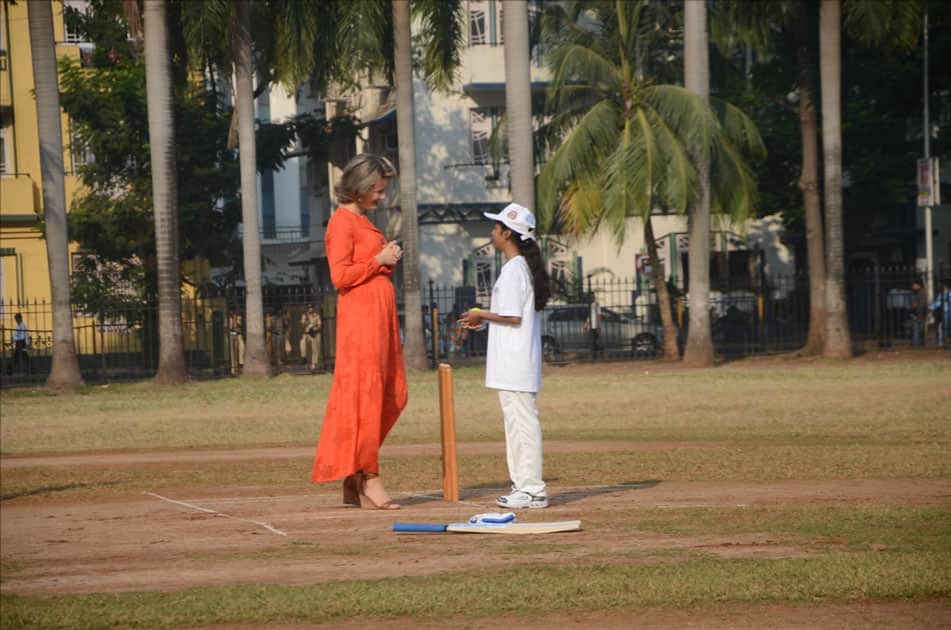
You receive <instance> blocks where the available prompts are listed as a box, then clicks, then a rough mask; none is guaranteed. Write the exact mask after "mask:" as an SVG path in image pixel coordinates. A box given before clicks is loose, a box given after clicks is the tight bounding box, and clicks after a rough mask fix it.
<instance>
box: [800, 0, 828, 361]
mask: <svg viewBox="0 0 951 630" xmlns="http://www.w3.org/2000/svg"><path fill="white" fill-rule="evenodd" d="M809 7H810V3H809V2H808V1H807V0H800V2H799V14H798V16H797V18H796V19H797V23H796V57H797V61H798V63H799V132H800V135H801V136H802V174H801V175H800V177H799V189H800V190H801V191H802V203H803V207H804V208H805V214H806V217H805V218H806V251H807V255H808V259H809V333H808V335H807V337H806V345H805V346H804V347H803V348H802V350H801V352H802V353H803V354H807V355H813V354H822V350H823V347H824V346H825V330H826V296H825V290H826V287H825V283H826V260H825V255H826V253H825V238H824V236H823V235H824V230H823V229H822V207H821V205H820V201H819V141H818V126H817V122H816V100H815V99H816V93H815V85H816V83H815V77H814V76H813V75H814V72H813V58H812V48H811V47H810V42H809Z"/></svg>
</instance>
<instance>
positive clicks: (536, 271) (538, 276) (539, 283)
mask: <svg viewBox="0 0 951 630" xmlns="http://www.w3.org/2000/svg"><path fill="white" fill-rule="evenodd" d="M496 223H498V224H499V225H500V226H501V227H502V229H503V230H507V231H508V233H509V236H508V239H509V240H510V241H512V242H513V243H515V245H516V246H518V253H520V254H521V255H522V256H524V257H525V262H527V263H528V270H529V271H531V272H532V289H534V291H535V310H536V311H540V310H542V309H543V308H545V305H546V304H548V300H549V298H551V282H550V281H549V279H548V271H547V270H546V269H545V261H544V260H543V259H542V250H541V249H539V247H538V242H536V241H535V240H534V239H525V240H522V235H521V234H519V233H518V232H516V231H515V230H513V229H512V228H510V227H509V226H507V225H505V224H504V223H502V222H501V221H496Z"/></svg>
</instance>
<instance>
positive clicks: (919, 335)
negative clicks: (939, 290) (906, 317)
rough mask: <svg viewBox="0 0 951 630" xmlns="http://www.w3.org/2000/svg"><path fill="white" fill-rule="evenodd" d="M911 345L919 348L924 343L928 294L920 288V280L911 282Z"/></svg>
mask: <svg viewBox="0 0 951 630" xmlns="http://www.w3.org/2000/svg"><path fill="white" fill-rule="evenodd" d="M910 318H911V345H912V346H914V347H915V348H920V347H922V346H924V345H925V322H926V321H927V319H928V296H927V295H925V292H924V291H923V290H922V286H921V281H920V280H913V281H912V283H911V314H910Z"/></svg>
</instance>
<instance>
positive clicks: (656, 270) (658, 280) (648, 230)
mask: <svg viewBox="0 0 951 630" xmlns="http://www.w3.org/2000/svg"><path fill="white" fill-rule="evenodd" d="M644 242H646V243H647V258H648V259H649V260H650V262H651V284H653V285H654V291H656V292H657V308H658V310H659V311H660V322H661V324H663V326H664V360H665V361H677V360H679V359H680V349H679V348H678V347H677V328H676V327H675V326H674V314H673V311H672V310H671V307H670V292H669V291H668V290H667V279H666V278H665V277H664V268H663V266H661V262H660V257H659V256H658V255H657V241H656V240H654V226H653V224H652V223H651V218H650V216H648V217H647V219H646V220H645V221H644Z"/></svg>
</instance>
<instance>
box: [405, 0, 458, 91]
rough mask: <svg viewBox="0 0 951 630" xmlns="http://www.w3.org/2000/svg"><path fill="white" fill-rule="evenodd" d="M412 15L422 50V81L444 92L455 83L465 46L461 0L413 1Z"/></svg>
mask: <svg viewBox="0 0 951 630" xmlns="http://www.w3.org/2000/svg"><path fill="white" fill-rule="evenodd" d="M412 7H413V15H414V17H415V18H416V19H417V20H419V22H420V26H421V28H420V31H419V34H418V35H417V38H418V41H419V45H420V49H421V50H422V68H421V70H422V73H423V80H424V81H425V82H426V84H427V85H429V86H430V87H433V88H435V89H437V90H442V91H446V90H448V89H450V88H451V87H452V86H453V84H455V82H456V74H457V72H458V70H459V66H460V65H461V63H462V53H461V51H462V49H463V46H464V45H465V30H464V25H465V19H464V18H465V12H464V9H465V7H464V6H463V3H462V2H461V1H460V0H414V2H413V4H412Z"/></svg>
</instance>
